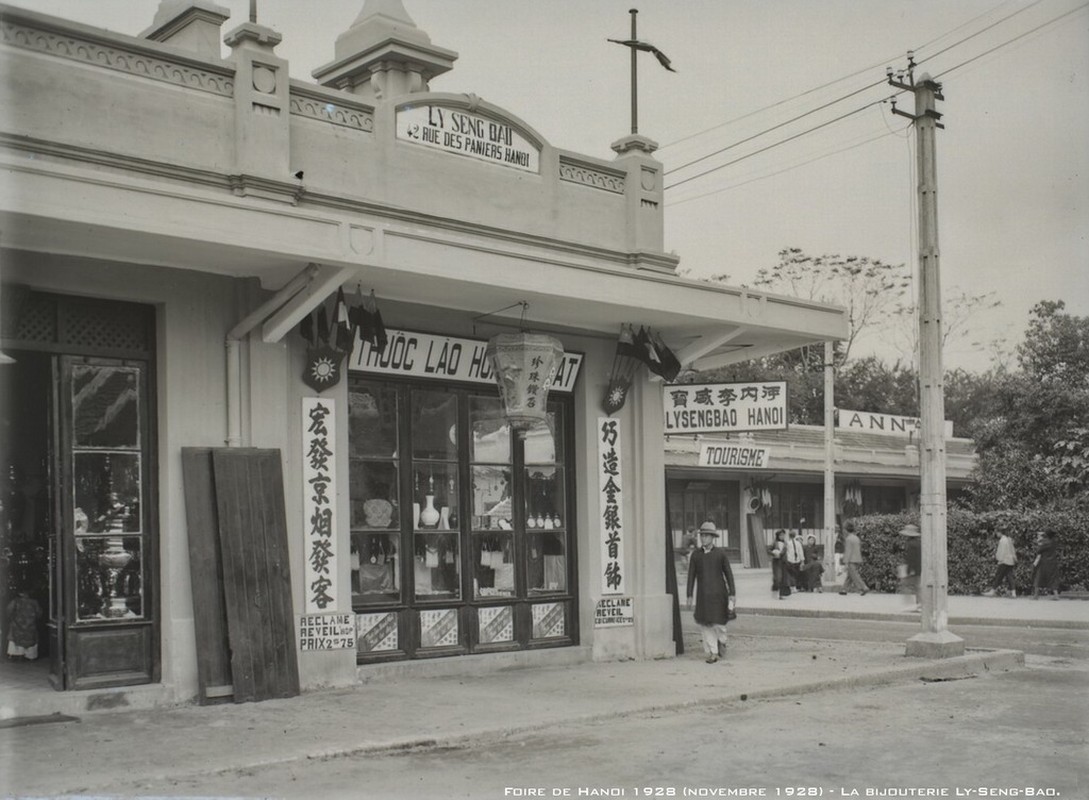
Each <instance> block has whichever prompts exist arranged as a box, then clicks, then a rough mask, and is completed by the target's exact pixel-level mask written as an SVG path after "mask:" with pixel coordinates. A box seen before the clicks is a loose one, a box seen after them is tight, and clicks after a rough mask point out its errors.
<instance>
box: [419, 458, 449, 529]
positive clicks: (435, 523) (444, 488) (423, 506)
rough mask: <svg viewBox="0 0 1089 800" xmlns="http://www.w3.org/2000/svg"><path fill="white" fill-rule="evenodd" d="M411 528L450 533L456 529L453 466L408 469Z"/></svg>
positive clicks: (438, 465) (432, 465)
mask: <svg viewBox="0 0 1089 800" xmlns="http://www.w3.org/2000/svg"><path fill="white" fill-rule="evenodd" d="M412 487H413V488H412V527H413V528H414V529H424V530H426V529H435V530H440V531H448V530H453V529H456V528H457V527H458V471H457V465H456V464H417V465H415V467H413V470H412Z"/></svg>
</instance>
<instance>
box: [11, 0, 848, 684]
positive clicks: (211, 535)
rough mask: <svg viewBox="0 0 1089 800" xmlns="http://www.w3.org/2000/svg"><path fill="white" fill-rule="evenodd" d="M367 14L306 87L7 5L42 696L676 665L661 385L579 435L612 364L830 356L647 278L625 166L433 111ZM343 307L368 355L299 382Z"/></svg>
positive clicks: (488, 116)
mask: <svg viewBox="0 0 1089 800" xmlns="http://www.w3.org/2000/svg"><path fill="white" fill-rule="evenodd" d="M361 6H362V11H361V12H360V13H359V16H358V17H357V18H356V19H355V21H354V22H351V23H350V24H348V23H349V21H348V20H346V24H348V27H347V29H346V31H345V33H344V34H343V35H342V36H341V37H339V38H338V39H337V42H336V43H335V44H334V45H333V46H332V49H333V60H332V61H331V62H330V64H329V65H328V66H327V67H324V68H322V69H319V70H317V71H316V72H315V75H314V79H315V80H314V81H313V82H304V81H300V80H296V79H294V78H289V76H288V66H289V65H288V64H287V62H286V61H284V60H283V59H281V58H280V57H279V56H277V55H276V53H275V46H276V44H277V43H278V42H279V39H280V37H279V34H277V33H276V32H275V31H271V30H269V29H268V28H264V27H262V26H260V25H256V24H253V23H245V24H243V25H241V26H238V27H237V28H234V29H232V30H231V31H229V32H227V34H226V36H224V33H223V31H222V29H221V27H222V26H223V23H224V22H225V21H226V20H227V14H228V12H227V11H226V10H225V9H222V8H220V7H218V6H215V5H214V4H213V3H210V2H207V0H192V1H191V2H182V1H181V0H165V1H164V2H162V3H160V5H159V9H158V12H157V14H156V15H155V17H154V19H153V20H149V23H150V25H151V27H149V28H148V29H147V30H146V31H144V32H143V33H142V34H141V35H139V36H128V35H124V34H119V33H114V32H109V31H105V30H102V29H98V28H94V27H91V26H86V25H82V24H77V23H73V22H70V21H66V20H63V19H58V18H55V17H49V16H46V15H42V14H38V13H35V12H31V11H25V10H22V9H16V8H13V7H8V6H4V7H0V18H2V24H0V29H2V33H3V38H2V44H0V51H2V52H0V58H2V59H3V67H2V68H3V72H4V74H5V82H4V84H3V87H2V91H3V93H4V96H3V98H2V101H3V103H4V107H5V108H6V109H8V113H6V114H5V115H4V118H3V130H2V131H0V160H2V165H3V170H4V173H5V175H4V178H5V184H6V186H7V188H6V190H5V192H4V193H3V196H2V198H0V202H2V207H0V248H2V250H0V269H2V276H0V277H2V281H3V283H2V290H3V295H2V304H3V316H2V342H0V344H2V349H3V353H4V354H5V356H6V360H7V361H9V362H11V363H6V364H4V365H2V366H0V381H2V382H3V387H4V391H3V395H4V406H3V414H4V419H3V423H4V425H5V429H4V434H5V441H6V442H7V443H8V444H6V445H5V447H6V449H5V452H4V453H3V457H4V459H5V463H4V465H3V466H4V469H5V474H6V480H7V484H6V486H5V506H4V510H5V515H6V519H5V525H4V535H5V536H7V537H8V540H7V542H6V544H14V545H17V546H16V547H15V548H14V550H18V553H19V554H18V556H17V557H12V558H9V559H8V560H7V563H6V565H5V570H6V571H5V583H6V585H5V592H7V593H10V592H13V591H17V590H18V589H19V588H20V587H21V586H25V587H27V588H28V589H29V591H31V592H32V593H34V594H35V596H36V598H37V599H38V600H39V602H40V604H41V606H42V609H43V624H42V637H41V651H42V653H41V655H42V658H41V659H40V661H41V662H42V663H43V664H45V663H48V664H49V665H50V666H49V667H48V672H49V675H48V678H49V680H51V681H52V686H53V687H54V688H56V689H63V690H67V691H66V693H68V694H75V695H86V694H87V693H88V692H93V691H95V690H106V689H111V690H114V691H116V687H124V686H130V687H136V686H139V687H143V691H144V693H145V696H147V697H153V698H155V700H156V701H160V702H174V701H188V700H191V699H193V698H198V699H200V700H202V701H208V702H213V701H218V700H222V699H225V698H226V699H229V698H230V697H232V696H233V697H234V699H236V700H238V699H260V698H261V697H262V696H274V695H276V693H281V694H282V693H291V692H292V691H298V690H306V689H309V688H314V687H319V686H329V685H346V684H350V683H352V682H354V681H356V680H358V679H359V677H360V675H361V674H366V671H367V670H372V669H377V668H381V667H383V666H388V665H387V663H386V662H400V663H404V664H409V665H410V664H411V663H413V662H421V661H429V662H430V663H433V664H434V663H437V662H436V660H435V659H437V658H439V657H449V656H479V657H481V658H482V659H484V662H483V663H484V665H485V666H486V665H487V664H488V663H495V664H512V663H549V661H548V659H550V658H551V659H554V660H557V661H554V662H553V663H562V660H563V659H568V660H570V659H590V658H593V659H616V658H658V657H663V656H669V655H672V654H673V653H674V643H673V631H672V602H673V598H672V596H671V595H670V594H668V593H667V591H666V583H665V580H666V579H665V575H666V554H665V553H664V548H663V547H662V536H663V531H665V530H666V498H665V493H664V492H663V485H664V483H663V476H664V475H665V454H666V452H667V450H666V447H665V446H664V436H663V431H662V427H661V417H662V389H661V383H660V382H655V381H652V380H651V379H650V378H649V377H648V376H647V374H646V373H645V371H642V372H640V373H638V374H637V376H636V378H635V380H634V381H633V383H632V386H631V388H630V391H629V392H628V394H627V399H626V402H625V404H624V405H623V407H622V408H621V409H619V410H618V411H615V412H614V413H613V414H611V415H609V414H606V413H605V412H604V411H602V398H603V397H604V395H605V393H606V390H607V388H608V387H609V384H610V373H611V370H612V367H613V363H614V357H615V355H616V339H617V332H618V331H619V330H620V329H621V325H623V324H637V325H645V326H647V327H648V328H650V329H653V330H654V331H656V332H658V333H660V334H661V336H662V338H663V339H664V341H665V342H667V343H668V344H669V346H670V347H671V348H672V349H673V351H674V352H675V353H676V355H677V357H678V359H679V360H680V361H681V363H683V364H685V365H686V366H694V367H697V368H698V367H701V366H706V367H712V366H717V365H721V364H725V363H731V362H733V361H737V360H741V359H745V358H749V357H751V356H752V355H754V354H760V353H770V352H778V351H781V350H786V349H791V348H794V347H798V346H801V345H803V344H808V343H813V342H817V341H823V340H827V339H835V338H839V337H842V336H843V334H844V332H845V321H844V316H843V313H842V310H840V309H836V308H831V307H827V306H822V305H820V304H814V303H808V302H804V301H798V300H793V299H787V298H778V297H774V296H769V295H763V294H759V293H752V292H748V291H744V290H740V289H731V288H729V287H722V286H712V285H709V284H703V283H699V282H695V281H689V280H685V279H683V278H680V277H678V276H677V275H676V269H677V266H678V258H677V257H676V256H673V255H670V254H667V253H665V252H663V247H662V202H663V198H662V181H661V177H662V165H661V163H660V162H658V161H657V160H656V159H655V158H654V157H653V151H654V144H653V142H651V141H650V140H649V139H646V138H644V137H638V136H633V137H627V138H624V139H621V140H619V141H617V142H615V143H613V145H612V147H613V150H614V151H615V157H613V158H609V159H603V158H595V157H591V156H586V155H582V154H577V153H573V152H569V151H565V150H562V149H559V148H557V147H555V146H554V145H552V144H551V143H549V142H547V141H545V140H544V138H543V137H542V136H541V135H540V134H539V133H537V132H536V131H535V130H534V129H533V128H532V126H531V125H530V124H528V123H527V122H525V121H524V120H522V119H521V118H519V117H517V116H515V115H513V114H511V113H510V112H509V111H507V110H505V109H502V108H498V107H496V106H494V105H492V104H489V103H487V102H486V101H483V100H481V99H480V98H478V97H475V96H474V95H471V94H455V93H440V92H433V91H431V90H430V88H429V83H430V81H431V80H432V79H434V78H435V77H437V76H439V75H441V74H443V73H445V72H447V71H449V70H450V68H451V67H452V65H453V62H454V60H455V59H456V57H457V54H456V53H455V52H453V51H451V50H447V49H444V48H441V47H438V46H436V45H433V44H432V43H431V41H430V37H429V36H428V35H427V34H426V33H424V32H423V31H421V30H419V29H418V28H417V27H416V26H415V25H414V24H413V22H412V20H411V18H410V17H408V15H407V13H405V10H404V9H403V8H402V7H401V6H400V3H389V2H381V3H375V2H373V0H372V2H368V3H365V4H361ZM380 12H381V13H380ZM391 14H392V16H391ZM221 40H222V41H224V42H225V43H226V47H227V51H228V55H227V56H226V57H222V56H221V53H220V41H221ZM338 290H342V291H343V292H344V293H345V294H346V295H347V296H348V298H349V299H350V300H354V298H360V297H363V298H365V297H367V296H369V295H370V293H371V292H373V293H374V297H375V298H376V302H377V304H378V306H379V307H380V311H381V316H382V319H383V320H384V325H385V333H386V342H385V346H384V347H383V348H381V349H378V348H377V347H376V346H374V345H372V344H371V343H370V342H369V341H365V340H364V336H363V334H362V333H359V332H356V333H355V338H354V341H353V342H352V346H351V347H350V348H348V349H350V351H351V352H350V354H344V353H343V352H342V353H341V354H340V355H338V356H336V357H333V358H331V359H326V360H324V361H323V360H322V357H321V356H320V354H319V355H318V356H317V357H316V356H315V352H314V351H315V349H316V348H315V347H314V342H313V341H308V339H307V337H306V336H304V335H302V334H301V332H300V331H301V330H302V329H303V327H304V324H305V323H306V322H307V321H308V320H316V319H318V317H317V316H316V315H318V314H319V310H320V309H327V310H329V312H330V314H335V313H336V308H335V305H334V301H335V298H336V296H337V292H338ZM330 319H331V318H330ZM523 328H529V329H532V330H535V331H543V332H546V333H548V334H549V335H551V336H553V337H554V338H555V339H557V340H558V341H559V342H560V343H561V345H562V348H563V351H564V356H563V361H562V364H561V366H560V369H559V370H558V372H557V374H556V375H555V376H554V377H553V379H552V382H551V391H550V393H549V397H548V405H547V420H548V422H547V424H545V425H542V426H539V427H537V428H534V429H531V430H530V431H528V432H526V433H525V435H524V436H521V435H519V434H518V433H517V432H515V431H514V430H512V428H511V426H510V425H509V424H508V422H507V421H506V418H505V416H504V413H503V408H502V406H501V402H500V396H499V392H498V389H497V385H496V381H495V377H494V375H492V374H490V370H489V367H488V361H487V359H486V358H485V357H484V352H485V351H486V348H487V343H488V341H489V339H491V338H492V337H493V336H494V335H496V334H497V333H502V332H510V331H518V330H520V329H523ZM334 362H335V363H334ZM337 370H339V377H338V378H337V379H336V380H334V379H333V377H332V376H331V374H330V373H336V372H337ZM603 464H606V465H607V466H606V467H605V468H603V466H602V465H603ZM603 469H604V470H605V471H608V470H610V469H611V470H613V471H614V474H609V475H605V474H603ZM605 518H607V519H608V520H610V522H609V525H608V529H607V531H606V526H605V525H604V524H603V519H605ZM602 600H607V601H608V603H606V604H605V605H606V606H608V608H612V607H613V606H616V608H617V609H623V612H622V613H621V612H619V611H618V612H617V614H615V615H614V614H612V613H611V612H610V613H604V612H601V609H602V607H603V606H602ZM606 620H615V621H611V622H607V621H606ZM243 656H246V657H251V658H252V664H272V665H275V668H274V669H273V668H270V672H269V673H268V674H264V673H262V672H261V670H260V669H257V668H255V667H253V668H251V666H252V665H251V666H247V663H249V662H245V661H244V660H243ZM224 659H226V660H224ZM489 659H491V660H492V661H489ZM527 659H528V660H527ZM450 661H451V662H453V661H454V660H453V659H450ZM480 663H481V662H480V660H479V659H477V660H474V661H473V664H474V667H473V668H474V669H479V668H480V666H479V664H480ZM36 668H37V669H41V670H43V676H42V677H43V679H42V684H43V687H46V686H48V685H49V683H48V681H47V676H46V675H45V674H44V672H45V668H44V667H36ZM254 673H256V674H254ZM243 675H245V677H246V679H247V680H248V681H249V683H248V684H245V685H243V684H242V683H241V681H242V677H243ZM232 681H233V686H232ZM270 692H271V693H272V694H271V695H270V694H269V693H270Z"/></svg>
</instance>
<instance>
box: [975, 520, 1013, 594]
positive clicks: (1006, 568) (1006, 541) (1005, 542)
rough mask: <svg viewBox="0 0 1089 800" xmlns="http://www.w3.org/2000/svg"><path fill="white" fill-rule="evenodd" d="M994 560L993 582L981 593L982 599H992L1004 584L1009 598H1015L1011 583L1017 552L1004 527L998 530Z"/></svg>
mask: <svg viewBox="0 0 1089 800" xmlns="http://www.w3.org/2000/svg"><path fill="white" fill-rule="evenodd" d="M994 560H995V561H996V562H998V563H997V566H996V567H995V571H994V580H993V581H992V582H991V588H990V589H988V590H987V591H985V592H984V593H983V596H984V597H994V596H995V595H997V594H998V593H999V592H1000V591H1002V586H1003V584H1005V585H1006V586H1007V587H1008V588H1009V590H1010V597H1017V586H1016V585H1015V584H1014V582H1013V567H1014V564H1016V563H1017V551H1016V550H1015V549H1014V547H1013V540H1012V539H1011V538H1010V536H1009V534H1008V533H1007V532H1006V529H1005V528H1004V527H999V528H998V546H997V547H996V548H995V552H994Z"/></svg>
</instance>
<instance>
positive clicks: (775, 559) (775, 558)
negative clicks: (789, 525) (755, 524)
mask: <svg viewBox="0 0 1089 800" xmlns="http://www.w3.org/2000/svg"><path fill="white" fill-rule="evenodd" d="M770 552H771V590H772V591H773V592H779V599H780V600H781V599H783V598H784V597H787V596H788V595H789V594H790V585H789V584H788V583H787V580H786V576H785V575H784V573H785V572H786V531H784V530H777V531H776V532H775V541H774V542H772V543H771V551H770Z"/></svg>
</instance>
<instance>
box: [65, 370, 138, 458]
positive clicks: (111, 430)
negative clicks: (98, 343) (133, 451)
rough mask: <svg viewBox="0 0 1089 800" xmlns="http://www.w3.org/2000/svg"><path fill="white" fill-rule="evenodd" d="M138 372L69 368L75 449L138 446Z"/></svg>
mask: <svg viewBox="0 0 1089 800" xmlns="http://www.w3.org/2000/svg"><path fill="white" fill-rule="evenodd" d="M139 401H140V371H139V370H138V369H135V368H133V367H104V366H96V365H92V364H80V365H76V366H74V367H72V437H73V444H74V446H75V447H139V446H140V409H139Z"/></svg>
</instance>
